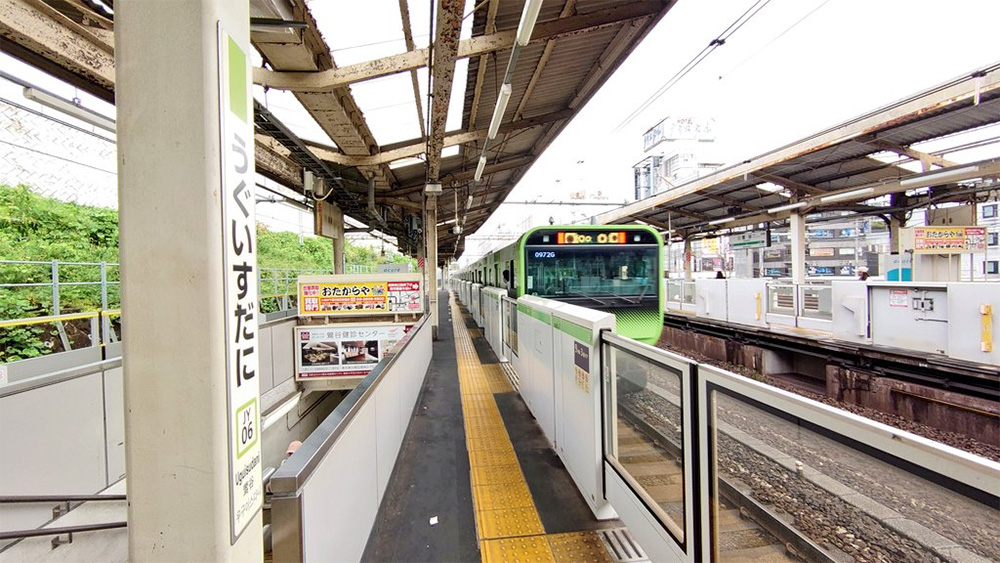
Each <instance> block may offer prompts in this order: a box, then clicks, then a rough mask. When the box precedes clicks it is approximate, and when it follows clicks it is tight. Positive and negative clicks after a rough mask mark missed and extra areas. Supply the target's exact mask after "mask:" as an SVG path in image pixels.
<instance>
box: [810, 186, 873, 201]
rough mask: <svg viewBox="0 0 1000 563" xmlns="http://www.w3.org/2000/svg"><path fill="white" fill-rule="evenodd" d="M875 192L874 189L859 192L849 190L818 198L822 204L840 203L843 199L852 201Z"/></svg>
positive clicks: (863, 189)
mask: <svg viewBox="0 0 1000 563" xmlns="http://www.w3.org/2000/svg"><path fill="white" fill-rule="evenodd" d="M874 191H875V188H861V189H860V190H851V191H849V192H844V193H840V194H833V195H827V196H823V197H821V198H819V200H820V201H822V202H823V203H827V202H830V201H841V200H844V199H852V198H855V197H858V196H862V195H865V194H870V193H872V192H874Z"/></svg>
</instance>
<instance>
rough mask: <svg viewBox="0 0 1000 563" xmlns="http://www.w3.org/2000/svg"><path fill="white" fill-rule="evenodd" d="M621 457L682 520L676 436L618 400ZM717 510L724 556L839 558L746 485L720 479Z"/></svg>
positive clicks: (829, 562)
mask: <svg viewBox="0 0 1000 563" xmlns="http://www.w3.org/2000/svg"><path fill="white" fill-rule="evenodd" d="M619 409H620V410H619V413H621V414H623V415H624V420H622V419H619V421H618V448H619V449H618V459H619V461H620V462H621V463H622V464H623V465H624V466H625V467H626V468H627V469H628V470H629V472H630V473H631V474H633V475H635V476H636V479H637V480H638V481H639V483H640V484H641V485H643V487H644V488H645V490H646V492H647V493H649V494H650V496H652V497H653V500H654V501H655V502H656V504H657V505H658V506H659V507H660V508H661V509H663V511H664V512H665V513H666V514H667V515H668V516H669V517H670V518H671V519H673V520H674V522H681V521H683V511H684V500H683V475H682V466H681V463H680V459H681V455H682V454H681V450H680V448H679V447H678V445H677V444H676V443H675V441H674V440H673V439H671V438H668V437H667V436H666V435H664V434H663V433H662V432H660V431H659V430H657V429H655V428H653V427H652V426H651V425H650V424H648V423H647V422H646V421H645V420H643V418H642V416H641V415H640V414H639V413H636V412H634V411H633V410H632V409H630V408H628V407H627V406H622V405H619ZM719 482H720V490H719V493H720V499H719V500H720V502H719V505H718V511H717V513H716V521H717V523H718V524H717V525H718V528H719V533H718V542H717V545H716V546H715V551H716V552H717V554H718V556H719V558H720V559H722V560H734V559H738V560H740V561H748V562H761V563H764V562H768V563H769V562H775V561H816V562H821V563H835V562H837V561H844V560H845V559H837V558H834V557H832V556H831V555H829V554H828V553H826V552H825V551H824V550H823V549H822V548H820V547H819V546H817V545H816V544H815V543H813V542H812V541H811V540H810V539H809V538H808V537H806V536H805V535H803V534H801V533H800V532H799V531H797V530H796V529H795V528H794V527H792V526H791V525H789V524H787V523H785V522H784V521H783V520H782V519H781V518H780V517H779V515H777V514H774V513H772V512H771V511H770V510H769V509H768V508H767V507H765V506H764V505H762V504H760V503H758V502H757V501H755V500H754V499H753V498H752V496H751V495H750V493H749V491H748V489H747V488H746V487H745V486H743V485H740V484H738V483H734V482H730V481H729V480H727V479H720V481H719Z"/></svg>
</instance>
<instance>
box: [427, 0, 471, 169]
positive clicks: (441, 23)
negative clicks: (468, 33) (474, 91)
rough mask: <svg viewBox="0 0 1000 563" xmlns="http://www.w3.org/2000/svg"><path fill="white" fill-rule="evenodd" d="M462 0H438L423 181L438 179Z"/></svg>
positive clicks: (456, 50) (459, 28) (453, 73)
mask: <svg viewBox="0 0 1000 563" xmlns="http://www.w3.org/2000/svg"><path fill="white" fill-rule="evenodd" d="M464 6H465V2H464V1H463V0H438V10H437V25H436V26H435V27H436V28H437V37H436V38H435V39H434V67H433V69H432V71H431V74H432V75H433V76H432V79H431V80H432V84H433V85H434V94H433V98H432V100H431V107H430V110H429V111H430V122H431V126H430V131H429V132H428V133H429V134H428V138H427V182H428V183H433V182H437V181H438V174H439V173H440V171H441V149H442V148H443V145H444V127H445V122H446V121H447V119H448V106H449V104H450V103H451V85H452V82H454V80H455V55H456V53H458V42H459V38H458V37H459V33H460V32H461V31H462V9H463V8H464Z"/></svg>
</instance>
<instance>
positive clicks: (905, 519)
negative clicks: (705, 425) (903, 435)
mask: <svg viewBox="0 0 1000 563" xmlns="http://www.w3.org/2000/svg"><path fill="white" fill-rule="evenodd" d="M709 401H710V403H709V409H710V410H709V417H708V418H709V424H710V428H709V440H710V444H709V448H710V449H709V452H710V469H711V472H712V473H711V476H710V491H711V503H710V504H711V507H710V509H711V513H710V517H711V546H712V554H713V559H714V560H715V561H747V560H767V561H779V560H798V559H802V560H807V561H816V560H824V561H866V562H867V561H980V560H992V561H998V560H1000V542H997V536H996V534H997V523H998V522H1000V510H998V507H996V506H990V505H989V503H990V502H995V499H993V500H990V499H981V500H975V499H972V498H969V497H967V496H965V495H963V494H960V493H958V492H955V491H953V490H952V489H949V488H946V487H945V486H944V485H945V484H947V483H946V479H947V477H942V476H939V475H936V474H934V473H931V472H927V471H921V473H920V475H918V474H917V473H915V472H911V471H909V470H907V469H906V468H907V467H915V466H912V465H908V464H907V462H903V461H901V460H898V459H895V458H893V457H891V456H889V455H887V454H885V453H883V452H881V451H879V450H876V449H874V448H872V447H870V446H868V445H866V443H865V441H864V436H856V435H852V436H850V437H849V438H846V437H843V436H841V435H840V434H837V433H835V432H834V431H832V430H827V431H824V432H823V433H822V434H820V433H817V432H814V431H813V427H812V426H811V425H810V424H808V423H806V422H804V421H802V420H800V419H799V418H797V417H794V416H792V415H789V414H788V413H784V412H781V411H778V410H776V409H773V408H772V407H768V406H766V405H764V404H762V403H758V402H755V401H753V400H752V399H748V398H745V397H742V396H739V395H738V394H737V393H736V392H734V391H729V390H723V389H722V388H719V387H717V386H715V385H714V384H709ZM795 557H797V558H798V559H796V558H795ZM984 558H985V559H984Z"/></svg>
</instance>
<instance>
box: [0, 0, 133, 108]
mask: <svg viewBox="0 0 1000 563" xmlns="http://www.w3.org/2000/svg"><path fill="white" fill-rule="evenodd" d="M0 40H2V44H0V46H2V47H3V51H5V52H13V54H15V56H17V57H19V58H22V59H24V60H26V61H27V62H29V63H31V64H33V65H35V66H37V67H39V68H41V69H42V70H44V71H46V72H51V73H53V74H55V75H56V76H58V77H59V78H63V79H66V80H68V81H71V82H72V83H73V84H74V85H75V86H79V87H81V88H84V89H86V90H87V91H89V92H91V93H93V94H94V95H96V96H97V97H99V98H102V99H104V100H106V101H109V102H111V101H113V100H114V89H115V55H114V52H115V51H114V37H113V36H111V35H110V32H108V31H106V30H104V29H100V28H93V27H86V26H83V25H80V24H78V23H76V22H75V21H73V20H71V19H70V18H68V17H66V16H64V15H63V14H61V13H59V12H58V11H57V10H56V9H54V8H52V7H50V6H49V5H48V4H45V3H43V2H39V1H31V0H0Z"/></svg>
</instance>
